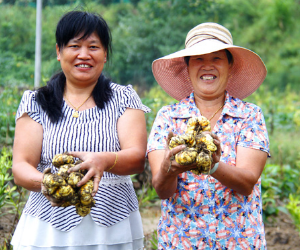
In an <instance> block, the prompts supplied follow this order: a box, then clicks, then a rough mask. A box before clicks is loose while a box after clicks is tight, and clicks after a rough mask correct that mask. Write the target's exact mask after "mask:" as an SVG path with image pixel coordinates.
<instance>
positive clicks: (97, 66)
mask: <svg viewBox="0 0 300 250" xmlns="http://www.w3.org/2000/svg"><path fill="white" fill-rule="evenodd" d="M81 37H82V34H80V35H79V36H77V37H74V38H73V39H71V40H70V41H69V42H68V43H67V45H66V46H64V47H63V48H60V49H59V48H58V46H57V45H56V52H57V60H58V61H60V64H61V68H62V70H63V72H64V74H65V76H66V79H67V84H74V85H77V86H82V87H84V86H90V85H94V84H96V83H97V80H98V78H99V76H100V75H101V73H102V70H103V67H104V64H105V62H106V54H107V53H106V50H105V48H104V47H103V46H102V43H101V40H100V38H99V37H98V35H97V34H96V33H92V34H91V35H90V36H89V37H87V38H86V39H80V38H81Z"/></svg>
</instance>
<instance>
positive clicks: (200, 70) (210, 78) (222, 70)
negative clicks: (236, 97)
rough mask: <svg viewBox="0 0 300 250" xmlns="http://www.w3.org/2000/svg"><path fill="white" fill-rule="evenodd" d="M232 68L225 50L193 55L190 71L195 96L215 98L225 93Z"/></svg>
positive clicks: (189, 66) (190, 61)
mask: <svg viewBox="0 0 300 250" xmlns="http://www.w3.org/2000/svg"><path fill="white" fill-rule="evenodd" d="M230 70H231V64H229V62H228V58H227V55H226V52H225V50H221V51H217V52H213V53H210V54H205V55H199V56H191V57H190V60H189V65H188V72H189V76H190V79H191V82H192V85H193V89H194V92H195V96H198V97H201V98H205V99H214V98H217V97H219V96H221V95H224V93H225V89H226V86H227V81H228V78H229V74H230Z"/></svg>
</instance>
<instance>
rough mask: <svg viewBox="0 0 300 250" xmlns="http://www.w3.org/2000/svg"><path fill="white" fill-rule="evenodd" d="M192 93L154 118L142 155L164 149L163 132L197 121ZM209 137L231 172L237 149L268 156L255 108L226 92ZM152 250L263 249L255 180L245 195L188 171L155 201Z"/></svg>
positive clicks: (263, 128) (265, 136) (262, 123)
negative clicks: (156, 218) (165, 196)
mask: <svg viewBox="0 0 300 250" xmlns="http://www.w3.org/2000/svg"><path fill="white" fill-rule="evenodd" d="M200 115H201V114H200V111H199V109H198V108H197V107H196V105H195V102H194V94H193V93H192V94H191V95H190V96H189V97H187V98H186V99H183V100H182V101H180V102H179V103H176V104H173V105H169V106H165V107H163V108H162V109H161V110H160V111H159V112H158V114H157V117H156V120H155V122H154V125H153V127H152V131H151V133H150V136H149V140H148V149H147V152H148V153H149V152H151V151H153V150H160V149H164V148H165V147H166V138H167V135H168V132H169V131H172V132H173V133H174V134H182V133H184V131H185V129H186V125H187V121H188V119H189V118H190V117H192V116H200ZM212 132H213V133H215V134H217V135H218V137H219V138H220V140H221V146H222V156H221V161H223V162H225V163H227V164H229V165H231V166H232V167H235V164H236V151H237V146H242V147H247V148H253V149H258V150H262V151H264V152H266V153H267V154H268V155H269V139H268V134H267V130H266V126H265V121H264V117H263V114H262V111H261V109H260V108H259V107H258V106H256V105H254V104H251V103H248V102H244V101H241V100H239V99H237V98H234V97H232V96H230V95H229V94H228V93H226V100H225V105H224V108H223V111H222V114H221V115H220V117H219V119H218V122H217V124H216V125H215V127H214V129H213V131H212ZM161 208H162V216H161V218H160V221H159V225H158V243H159V246H158V249H203V250H204V249H205V250H206V249H207V250H212V249H224V250H225V249H234V250H246V249H247V250H248V249H260V250H262V249H266V241H265V234H264V225H263V220H262V202H261V180H260V179H259V180H258V182H257V183H256V185H255V186H254V189H253V192H252V193H251V194H250V195H249V196H243V195H240V194H238V193H237V192H235V191H234V190H232V189H229V188H227V187H226V186H223V185H222V184H221V183H220V182H219V181H218V180H216V179H215V178H213V177H212V176H210V175H194V174H193V173H192V172H190V171H188V172H185V173H182V174H180V175H179V176H178V187H177V190H176V192H175V193H174V195H173V196H172V197H170V198H169V199H165V200H162V202H161Z"/></svg>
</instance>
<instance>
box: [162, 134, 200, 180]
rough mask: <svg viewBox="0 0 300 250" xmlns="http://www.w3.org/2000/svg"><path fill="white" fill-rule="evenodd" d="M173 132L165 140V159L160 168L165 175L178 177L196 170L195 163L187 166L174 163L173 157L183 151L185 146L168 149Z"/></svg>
mask: <svg viewBox="0 0 300 250" xmlns="http://www.w3.org/2000/svg"><path fill="white" fill-rule="evenodd" d="M173 136H174V135H173V132H169V134H168V138H167V144H166V149H165V157H164V160H163V162H162V164H161V168H162V169H163V171H164V172H165V173H166V174H167V175H176V176H177V175H178V174H181V173H183V172H186V171H190V170H192V169H195V168H197V165H196V163H192V164H189V165H180V164H179V163H177V162H176V161H175V157H174V156H175V155H176V154H177V153H179V152H180V151H181V150H183V149H185V148H186V146H185V145H180V146H177V147H175V148H173V149H169V146H168V145H169V143H170V140H171V138H172V137H173Z"/></svg>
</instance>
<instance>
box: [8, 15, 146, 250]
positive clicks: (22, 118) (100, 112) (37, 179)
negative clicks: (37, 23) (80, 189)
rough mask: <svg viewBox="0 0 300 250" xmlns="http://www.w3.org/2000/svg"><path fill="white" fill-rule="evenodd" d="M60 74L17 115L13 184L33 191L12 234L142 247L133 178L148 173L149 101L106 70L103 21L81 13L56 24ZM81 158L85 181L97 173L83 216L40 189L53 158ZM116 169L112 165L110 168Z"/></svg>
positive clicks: (61, 245)
mask: <svg viewBox="0 0 300 250" xmlns="http://www.w3.org/2000/svg"><path fill="white" fill-rule="evenodd" d="M56 51H57V60H58V61H59V62H60V64H61V68H62V72H60V73H58V74H56V75H54V76H53V77H52V78H51V79H50V80H49V82H48V83H47V86H44V87H42V88H40V89H38V90H37V91H29V90H28V91H25V92H24V95H23V98H22V100H21V103H20V106H19V108H18V111H17V115H16V130H15V140H14V149H13V174H14V178H15V183H16V184H17V185H20V186H22V187H24V188H26V189H28V190H30V191H31V192H30V195H29V199H28V201H27V203H26V206H25V208H24V210H23V213H22V216H21V218H20V221H19V224H18V226H17V228H16V231H15V233H14V236H13V240H12V244H13V246H14V249H26V250H27V249H31V250H35V249H39V250H41V249H42V250H49V249H68V250H77V249H78V250H79V249H88V250H89V249H93V250H94V249H97V250H102V249H103V250H104V249H105V250H112V249H142V248H143V229H142V223H141V217H140V213H139V208H138V202H137V198H136V195H135V191H134V189H133V185H132V182H131V179H130V175H131V174H134V173H139V172H142V171H143V167H144V160H145V152H146V140H147V132H146V123H145V116H144V113H145V112H149V111H150V110H149V108H147V107H146V106H144V105H143V104H142V102H141V100H140V98H139V97H138V95H137V93H136V92H135V91H134V90H133V88H132V87H131V86H130V85H128V86H121V85H118V84H116V83H113V82H111V81H110V80H109V79H107V78H106V77H105V76H104V75H103V74H102V70H103V68H104V65H105V63H106V61H107V59H108V58H109V56H110V53H111V36H110V31H109V27H108V26H107V24H106V22H105V20H104V19H103V18H102V17H100V16H99V15H96V14H92V13H87V12H83V11H72V12H69V13H67V14H65V15H64V16H63V17H62V18H61V20H60V21H59V23H58V25H57V29H56ZM66 151H68V152H71V153H72V155H73V156H74V157H77V158H80V159H81V160H82V161H83V162H82V163H81V164H80V165H78V166H76V167H75V169H73V171H75V170H77V169H78V168H80V169H85V170H86V171H87V173H86V175H85V177H84V178H83V179H82V181H81V182H80V183H79V184H80V185H83V184H84V183H86V182H87V181H88V180H89V179H91V178H94V191H93V194H94V199H95V201H96V204H95V206H94V207H93V208H92V209H91V212H90V213H89V214H88V215H87V216H85V217H80V216H79V215H78V214H77V213H76V210H75V207H74V206H68V207H65V208H63V207H58V206H52V205H53V203H52V204H51V202H50V201H49V200H48V199H47V198H46V197H45V196H44V195H43V194H42V192H41V185H40V184H39V183H41V182H42V179H43V171H44V170H45V169H46V168H51V172H52V173H55V172H56V171H57V170H56V168H55V167H54V166H53V165H52V158H53V157H54V155H56V154H59V153H63V152H66ZM112 167H113V168H112Z"/></svg>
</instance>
